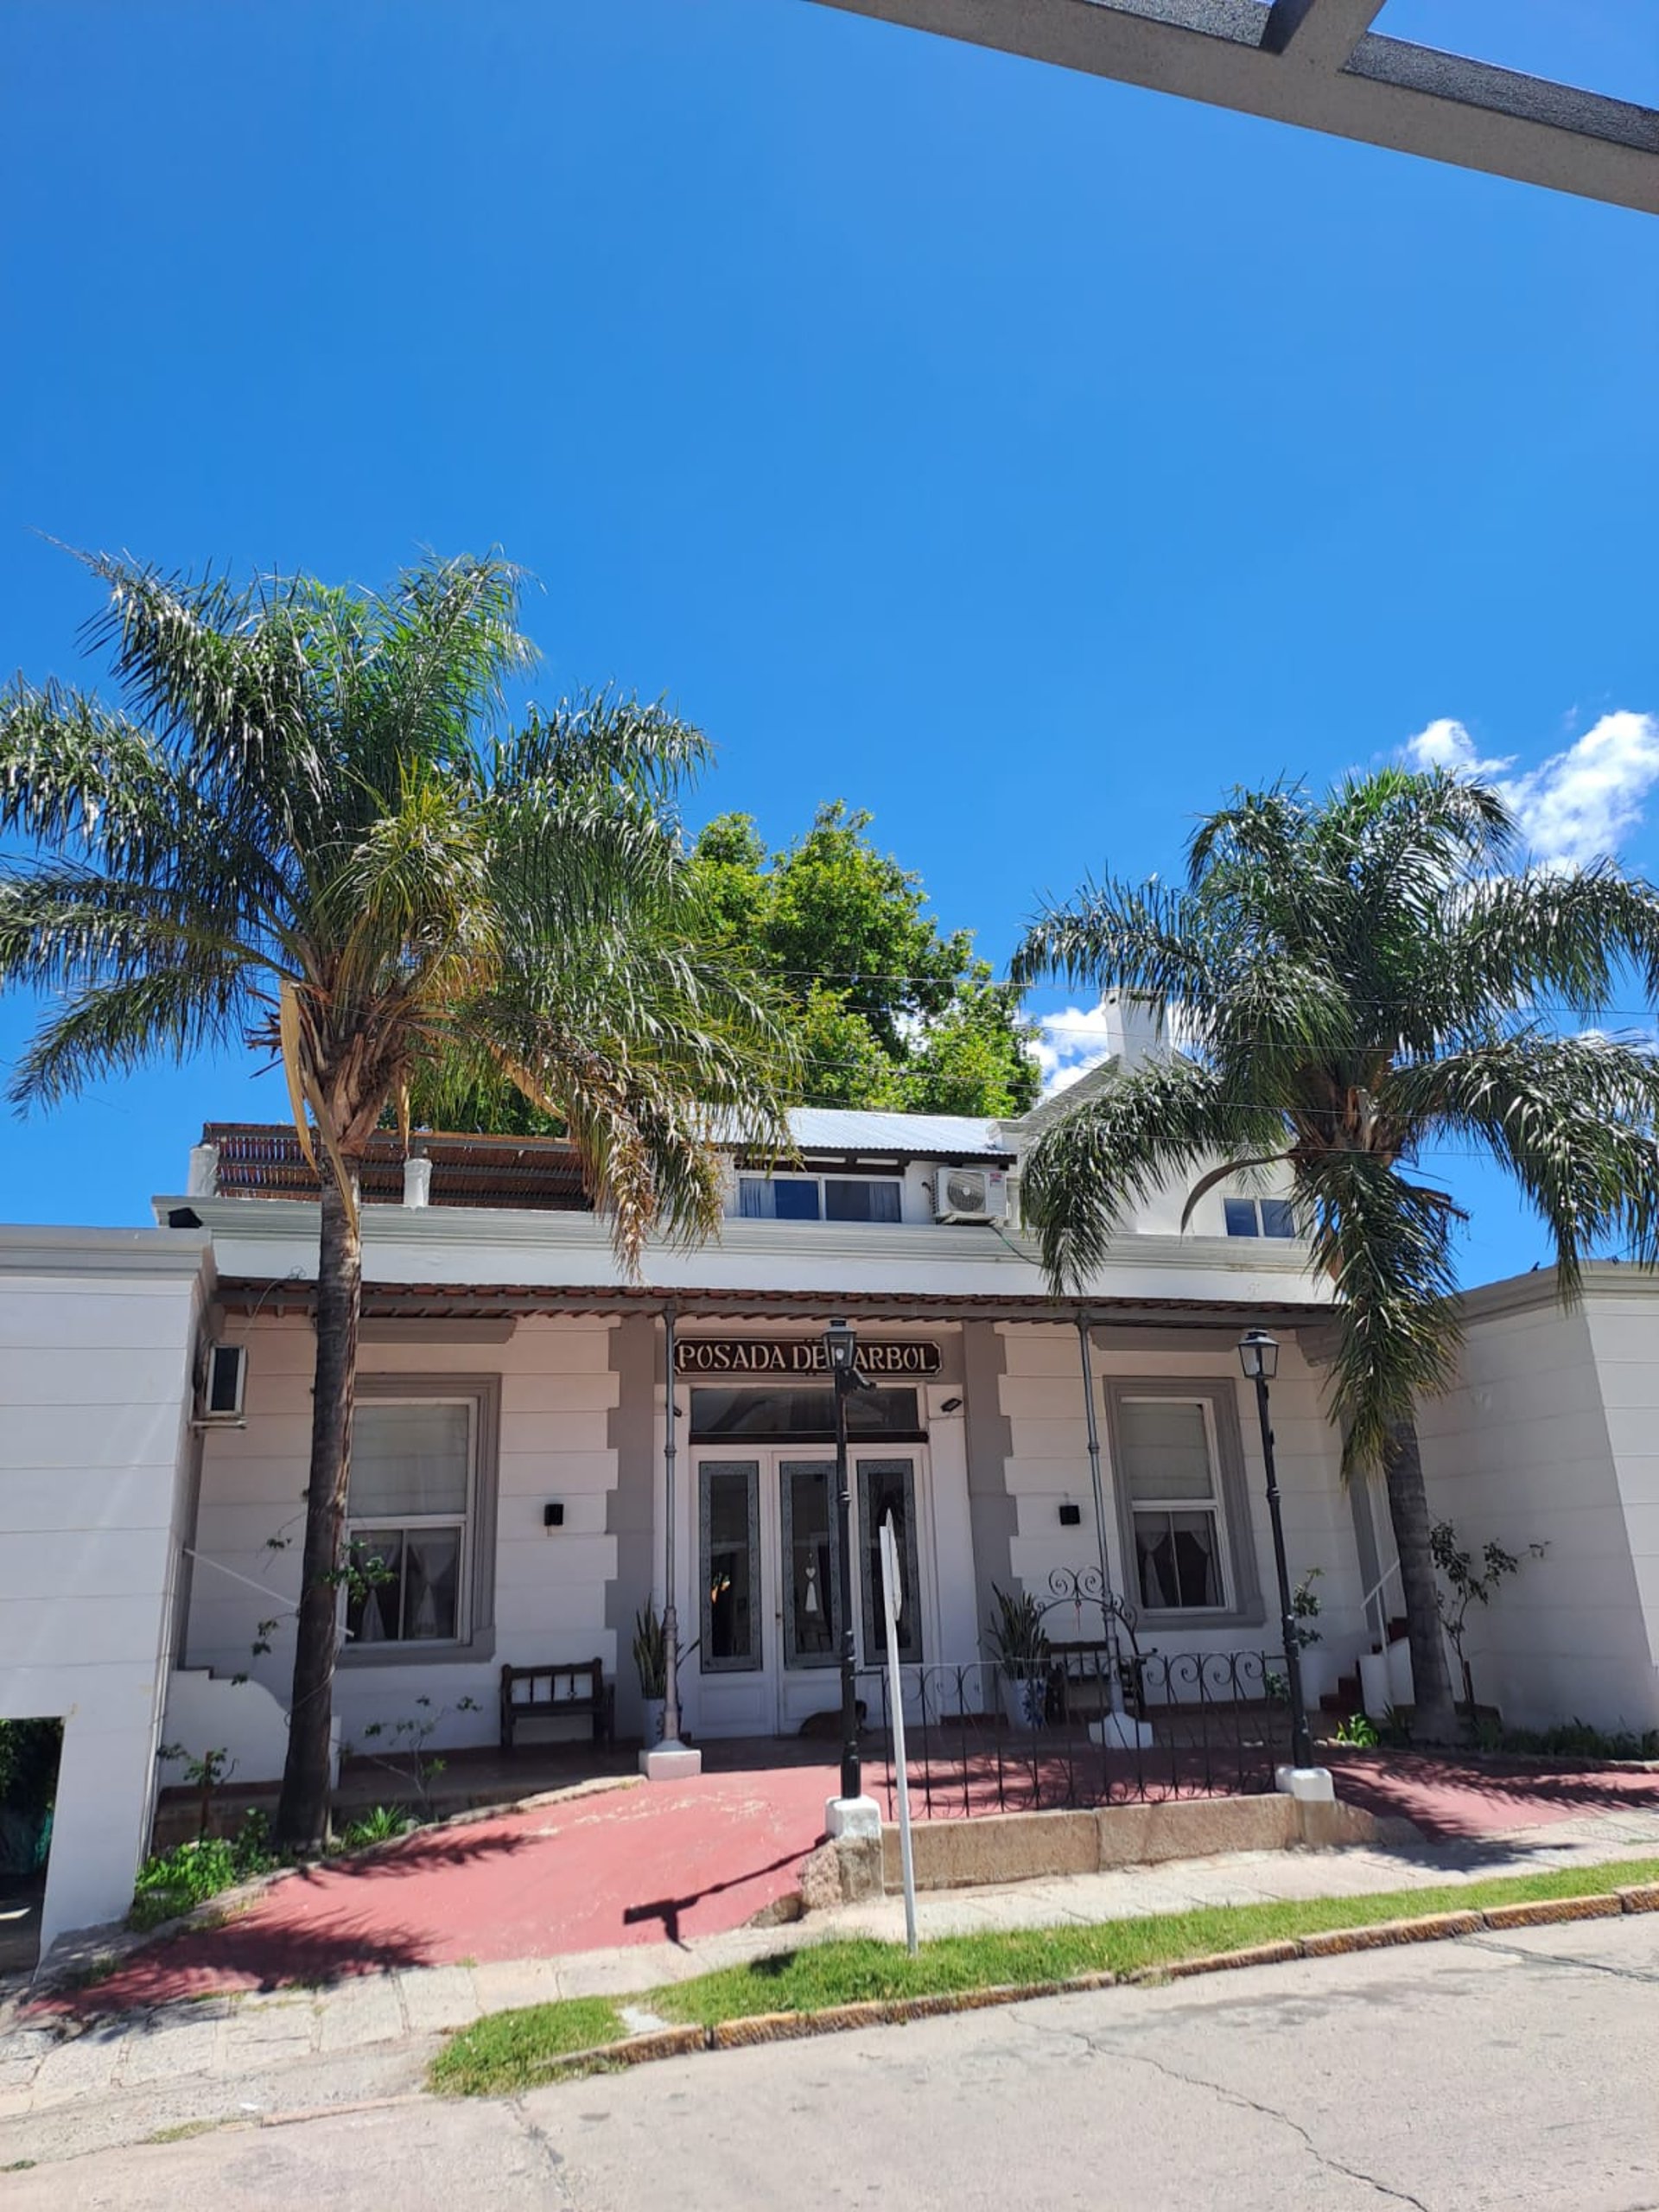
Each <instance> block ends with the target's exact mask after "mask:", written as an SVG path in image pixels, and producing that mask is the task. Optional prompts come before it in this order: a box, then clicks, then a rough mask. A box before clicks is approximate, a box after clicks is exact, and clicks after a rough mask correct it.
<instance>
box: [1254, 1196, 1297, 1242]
mask: <svg viewBox="0 0 1659 2212" xmlns="http://www.w3.org/2000/svg"><path fill="white" fill-rule="evenodd" d="M1295 1234H1296V1224H1295V1223H1294V1220H1293V1219H1292V1218H1291V1212H1290V1200H1289V1199H1288V1198H1263V1199H1262V1235H1263V1236H1294V1235H1295Z"/></svg>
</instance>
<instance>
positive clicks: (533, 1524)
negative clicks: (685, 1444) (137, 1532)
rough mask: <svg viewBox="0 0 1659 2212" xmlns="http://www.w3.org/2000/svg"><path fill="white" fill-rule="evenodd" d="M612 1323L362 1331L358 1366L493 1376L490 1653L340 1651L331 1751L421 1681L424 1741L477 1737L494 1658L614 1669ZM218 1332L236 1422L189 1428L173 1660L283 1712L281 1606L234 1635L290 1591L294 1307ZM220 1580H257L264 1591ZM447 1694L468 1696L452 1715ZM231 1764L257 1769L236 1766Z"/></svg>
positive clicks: (407, 1700)
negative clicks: (193, 1431) (232, 1371)
mask: <svg viewBox="0 0 1659 2212" xmlns="http://www.w3.org/2000/svg"><path fill="white" fill-rule="evenodd" d="M224 1333H225V1335H226V1338H227V1339H228V1340H231V1341H237V1340H238V1339H239V1340H243V1341H245V1342H246V1343H247V1344H248V1347H249V1359H248V1379H247V1397H246V1414H247V1427H245V1429H240V1430H232V1429H217V1430H214V1431H213V1432H212V1433H210V1434H209V1435H208V1437H207V1444H206V1450H205V1453H204V1459H203V1466H202V1479H201V1497H200V1510H199V1514H198V1518H197V1524H196V1538H195V1548H196V1550H197V1552H198V1553H199V1554H200V1558H199V1559H198V1560H197V1563H196V1565H195V1567H194V1573H193V1576H192V1586H191V1596H190V1606H189V1619H188V1631H187V1635H186V1640H185V1650H184V1654H183V1661H182V1663H183V1664H184V1666H186V1667H187V1668H189V1669H203V1668H206V1669H211V1670H212V1671H213V1673H215V1674H216V1675H224V1676H228V1675H232V1674H237V1673H242V1672H246V1673H249V1674H250V1675H251V1676H252V1678H253V1680H254V1681H256V1682H258V1683H263V1684H264V1686H265V1687H266V1688H269V1689H270V1692H271V1694H273V1695H274V1696H275V1697H277V1699H278V1700H279V1701H280V1702H281V1704H282V1705H283V1707H284V1709H286V1707H287V1703H288V1698H289V1688H290V1684H291V1679H292V1673H293V1663H294V1645H293V1631H292V1627H291V1621H290V1619H289V1618H286V1617H285V1618H283V1625H282V1626H281V1627H280V1628H279V1629H278V1630H277V1631H276V1633H275V1635H274V1636H273V1637H272V1638H271V1649H270V1652H269V1654H267V1655H264V1656H259V1657H255V1656H252V1655H251V1645H252V1643H253V1642H254V1630H255V1626H256V1624H257V1622H258V1620H259V1619H260V1618H262V1617H264V1618H272V1617H275V1616H277V1615H278V1614H279V1613H283V1614H284V1615H285V1616H286V1615H287V1614H289V1613H291V1609H292V1607H293V1606H294V1605H296V1603H297V1600H298V1596H299V1585H300V1552H301V1537H302V1530H303V1522H304V1503H303V1498H304V1491H305V1481H306V1469H307V1456H308V1451H309V1446H310V1420H311V1414H310V1407H311V1383H312V1376H313V1372H314V1366H315V1338H314V1336H313V1333H312V1330H311V1327H310V1324H309V1323H308V1321H306V1320H302V1319H268V1318H263V1317H262V1318H259V1319H255V1320H253V1321H252V1322H251V1323H247V1322H236V1321H232V1323H230V1324H229V1325H227V1326H226V1330H225V1332H224ZM611 1334H612V1324H611V1323H610V1322H609V1321H607V1320H592V1321H583V1320H579V1319H558V1320H554V1319H543V1318H538V1317H531V1318H528V1319H524V1320H521V1321H519V1322H518V1325H517V1326H516V1327H515V1329H514V1330H513V1332H512V1336H511V1337H509V1338H507V1339H506V1340H505V1342H491V1341H487V1340H483V1341H461V1342H448V1343H421V1342H415V1343H399V1344H391V1343H386V1342H378V1341H376V1340H375V1338H374V1335H373V1332H372V1331H371V1332H368V1334H367V1336H366V1338H365V1342H364V1344H363V1345H362V1347H361V1350H360V1352H359V1372H360V1373H361V1374H362V1375H364V1376H396V1375H410V1376H443V1375H446V1374H448V1375H463V1376H480V1375H488V1374H497V1375H499V1376H500V1383H501V1427H500V1478H499V1492H498V1503H497V1516H498V1517H497V1560H496V1583H495V1633H494V1643H493V1649H491V1650H490V1651H488V1652H487V1653H486V1654H483V1655H480V1656H478V1657H476V1658H471V1657H468V1658H466V1659H454V1660H446V1659H443V1658H442V1657H441V1656H438V1655H436V1654H434V1653H432V1652H429V1651H422V1652H421V1653H420V1654H419V1656H418V1659H416V1658H415V1657H414V1656H413V1648H411V1657H410V1659H409V1660H401V1659H400V1660H397V1661H385V1660H382V1661H381V1662H379V1663H375V1664H365V1663H364V1662H361V1661H360V1660H359V1659H357V1658H356V1657H355V1656H350V1655H348V1656H346V1657H345V1658H344V1659H342V1662H341V1664H340V1671H339V1674H338V1675H337V1676H336V1679H335V1687H334V1709H335V1712H336V1713H337V1714H338V1716H339V1719H340V1733H341V1738H342V1741H343V1742H344V1743H345V1745H346V1746H347V1747H355V1748H357V1749H359V1750H364V1751H369V1750H372V1749H373V1748H375V1745H374V1744H373V1743H372V1741H371V1740H368V1739H365V1738H364V1736H363V1730H364V1728H365V1726H368V1725H369V1724H370V1723H372V1722H373V1721H377V1720H378V1722H380V1723H381V1725H382V1727H383V1728H384V1729H385V1730H386V1731H388V1732H390V1730H391V1728H392V1727H394V1726H396V1724H397V1721H399V1720H400V1719H405V1718H413V1717H415V1714H416V1706H415V1700H416V1697H417V1696H421V1695H424V1696H428V1697H429V1698H430V1699H431V1700H432V1705H431V1707H430V1708H429V1711H430V1712H431V1713H441V1714H442V1716H443V1717H442V1719H441V1723H440V1726H439V1727H438V1730H437V1732H436V1733H435V1735H434V1737H433V1738H432V1740H433V1743H434V1745H463V1744H490V1743H493V1742H494V1741H495V1740H496V1737H497V1733H498V1720H497V1703H496V1700H497V1685H498V1681H499V1672H500V1669H501V1667H502V1665H503V1663H504V1662H510V1663H512V1664H513V1665H515V1666H520V1665H528V1664H530V1663H531V1662H541V1661H549V1660H564V1659H569V1660H577V1659H592V1658H594V1657H598V1658H601V1659H602V1660H603V1661H604V1662H605V1669H606V1672H607V1674H613V1673H614V1671H615V1667H616V1660H617V1651H616V1641H617V1639H616V1635H615V1631H614V1630H612V1629H610V1628H607V1626H606V1623H605V1586H606V1583H607V1580H609V1579H610V1577H611V1576H612V1575H613V1573H614V1572H615V1566H616V1539H615V1538H614V1536H613V1535H607V1532H606V1504H607V1498H608V1497H609V1494H610V1492H611V1491H612V1490H613V1488H614V1486H615V1482H616V1457H617V1455H616V1452H615V1448H614V1446H613V1444H612V1443H611V1441H610V1438H609V1415H610V1410H611V1408H612V1407H613V1405H614V1404H615V1402H616V1397H617V1389H618V1383H617V1378H616V1376H613V1374H612V1373H611V1372H610V1340H611ZM552 1499H560V1500H562V1501H563V1505H564V1525H563V1528H561V1529H545V1528H543V1521H542V1509H543V1505H544V1504H545V1503H548V1502H549V1501H550V1500H552ZM279 1536H280V1537H287V1538H289V1539H291V1541H289V1544H288V1546H287V1548H285V1549H284V1550H282V1551H272V1550H271V1549H270V1548H269V1546H270V1539H271V1538H273V1537H279ZM226 1569H228V1570H230V1572H229V1573H226V1572H224V1571H223V1570H226ZM234 1576H245V1577H246V1578H247V1580H248V1581H250V1582H252V1583H255V1584H257V1585H258V1586H260V1588H261V1589H263V1590H268V1591H269V1592H270V1602H269V1603H267V1602H266V1601H265V1600H264V1599H263V1598H262V1597H261V1595H260V1594H259V1591H258V1590H255V1589H250V1588H249V1587H248V1586H247V1584H246V1583H245V1582H242V1581H238V1580H234V1579H232V1578H233V1577H234ZM625 1656H626V1655H625ZM463 1697H471V1698H472V1699H474V1700H475V1701H476V1704H477V1707H478V1709H477V1710H476V1711H475V1712H471V1713H466V1712H461V1711H459V1710H458V1709H457V1707H458V1705H459V1700H461V1698H463ZM220 1702H221V1706H222V1707H223V1700H220ZM445 1708H448V1710H447V1712H446V1711H445ZM224 1709H226V1710H228V1707H225V1708H224ZM168 1732H169V1735H171V1733H172V1730H171V1728H170V1726H169V1731H168ZM256 1741H263V1736H262V1737H261V1738H257V1739H252V1740H251V1743H250V1747H249V1754H248V1755H249V1756H250V1757H253V1756H257V1751H256V1749H255V1743H256ZM384 1741H385V1739H384V1738H383V1739H382V1744H383V1745H384ZM189 1748H190V1749H191V1750H192V1751H199V1750H200V1749H201V1748H204V1747H203V1746H200V1745H194V1744H193V1745H190V1746H189ZM238 1778H239V1779H240V1780H242V1781H245V1782H251V1781H269V1780H271V1779H273V1778H274V1777H272V1776H271V1775H270V1774H263V1773H255V1772H254V1771H253V1770H251V1767H249V1766H247V1765H244V1766H243V1768H242V1770H241V1771H240V1774H239V1776H238Z"/></svg>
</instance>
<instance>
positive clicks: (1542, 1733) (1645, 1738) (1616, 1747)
mask: <svg viewBox="0 0 1659 2212" xmlns="http://www.w3.org/2000/svg"><path fill="white" fill-rule="evenodd" d="M1481 1748H1482V1749H1483V1750H1484V1751H1525V1752H1530V1753H1533V1754H1535V1755H1536V1756H1539V1757H1542V1758H1580V1759H1659V1728H1649V1729H1648V1730H1646V1731H1645V1732H1643V1734H1641V1735H1638V1734H1637V1732H1636V1731H1635V1730H1634V1729H1633V1728H1616V1729H1613V1730H1611V1731H1609V1730H1607V1729H1604V1728H1597V1727H1595V1726H1592V1723H1591V1722H1589V1721H1588V1720H1580V1719H1577V1718H1576V1717H1575V1718H1574V1719H1571V1720H1560V1721H1557V1723H1556V1724H1555V1726H1554V1727H1553V1728H1500V1729H1497V1730H1494V1731H1493V1732H1492V1733H1491V1738H1490V1739H1488V1738H1486V1737H1484V1736H1483V1738H1482V1744H1481Z"/></svg>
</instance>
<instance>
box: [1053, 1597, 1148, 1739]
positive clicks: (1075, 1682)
mask: <svg viewBox="0 0 1659 2212" xmlns="http://www.w3.org/2000/svg"><path fill="white" fill-rule="evenodd" d="M1114 1649H1116V1658H1117V1673H1118V1680H1119V1681H1120V1682H1121V1683H1122V1689H1123V1702H1124V1705H1125V1706H1126V1707H1127V1708H1128V1711H1129V1712H1130V1713H1134V1714H1135V1715H1136V1716H1137V1718H1140V1719H1144V1718H1145V1717H1146V1703H1147V1699H1146V1664H1147V1660H1148V1659H1154V1658H1156V1657H1157V1656H1158V1655H1157V1653H1156V1652H1155V1651H1142V1650H1141V1647H1140V1644H1139V1643H1137V1642H1136V1640H1135V1629H1134V1626H1133V1624H1131V1623H1130V1622H1128V1621H1125V1620H1120V1623H1119V1631H1118V1637H1117V1641H1116V1646H1114V1645H1112V1644H1110V1643H1108V1642H1107V1640H1106V1638H1105V1637H1076V1638H1074V1639H1072V1640H1071V1641H1070V1642H1055V1641H1053V1640H1051V1642H1050V1643H1049V1647H1048V1656H1049V1661H1050V1672H1049V1703H1050V1707H1051V1708H1054V1707H1058V1710H1054V1711H1052V1718H1053V1719H1057V1720H1069V1719H1071V1717H1072V1715H1073V1713H1076V1714H1077V1716H1078V1717H1079V1718H1088V1719H1098V1718H1099V1716H1100V1713H1101V1712H1103V1711H1104V1710H1106V1709H1107V1708H1109V1706H1110V1702H1111V1699H1110V1694H1109V1693H1110V1683H1111V1670H1112V1657H1113V1653H1114ZM1091 1686H1092V1688H1093V1689H1094V1691H1095V1700H1094V1703H1093V1709H1092V1710H1091V1709H1090V1701H1089V1700H1087V1699H1086V1698H1085V1697H1084V1696H1080V1695H1079V1694H1078V1693H1079V1692H1080V1691H1082V1692H1086V1691H1087V1690H1088V1689H1089V1688H1090V1687H1091Z"/></svg>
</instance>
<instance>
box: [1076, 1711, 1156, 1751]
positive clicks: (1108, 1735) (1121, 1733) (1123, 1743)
mask: <svg viewBox="0 0 1659 2212" xmlns="http://www.w3.org/2000/svg"><path fill="white" fill-rule="evenodd" d="M1089 1735H1090V1741H1091V1742H1093V1743H1096V1744H1098V1745H1101V1747H1102V1748H1103V1750H1105V1751H1145V1750H1146V1749H1147V1745H1149V1744H1150V1743H1151V1742H1152V1723H1151V1722H1150V1721H1149V1720H1137V1719H1135V1717H1134V1715H1133V1714H1131V1713H1102V1715H1101V1717H1100V1719H1098V1720H1091V1721H1090V1723H1089Z"/></svg>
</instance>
